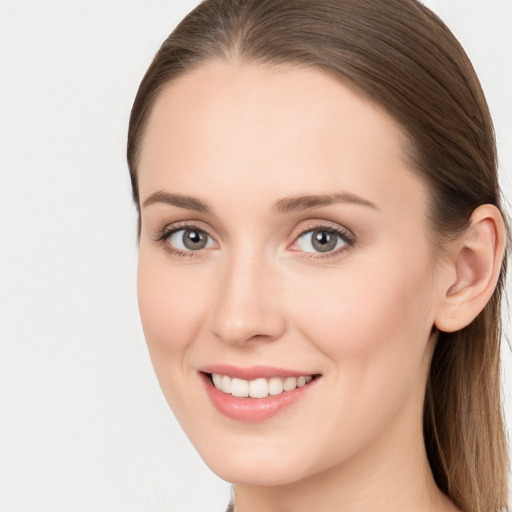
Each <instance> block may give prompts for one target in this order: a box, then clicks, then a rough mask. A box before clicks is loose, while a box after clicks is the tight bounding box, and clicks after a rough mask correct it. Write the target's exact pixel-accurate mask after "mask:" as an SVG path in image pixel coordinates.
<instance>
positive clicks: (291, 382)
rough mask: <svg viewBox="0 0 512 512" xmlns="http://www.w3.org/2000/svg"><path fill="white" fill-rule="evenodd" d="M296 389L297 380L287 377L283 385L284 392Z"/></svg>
mask: <svg viewBox="0 0 512 512" xmlns="http://www.w3.org/2000/svg"><path fill="white" fill-rule="evenodd" d="M296 387H297V379H296V378H295V377H288V378H287V379H286V380H285V381H284V384H283V389H284V390H285V391H291V390H292V389H295V388H296Z"/></svg>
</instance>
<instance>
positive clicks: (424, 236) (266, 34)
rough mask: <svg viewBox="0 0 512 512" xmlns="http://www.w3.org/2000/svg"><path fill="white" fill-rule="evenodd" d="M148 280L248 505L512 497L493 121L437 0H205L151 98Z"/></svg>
mask: <svg viewBox="0 0 512 512" xmlns="http://www.w3.org/2000/svg"><path fill="white" fill-rule="evenodd" d="M128 161H129V166H130V172H131V177H132V184H133V193H134V199H135V203H136V205H137V207H138V210H139V235H140V251H139V271H138V293H139V305H140V311H141V318H142V322H143V326H144V331H145V335H146V339H147V343H148V347H149V350H150V354H151V357H152V361H153V365H154V367H155V371H156V373H157V376H158V378H159V381H160V384H161V387H162V389H163V392H164V394H165V396H166V398H167V400H168V402H169V404H170V406H171V407H172V409H173V411H174V413H175V414H176V417H177V418H178V420H179V421H180V423H181V425H182V426H183V428H184V430H185V432H186V433H187V435H188V436H189V437H190V439H191V440H192V442H193V443H194V445H195V446H196V448H197V449H198V451H199V453H200V454H201V456H202V457H203V458H204V460H205V461H206V463H207V464H208V465H209V466H210V467H211V468H212V470H213V471H214V472H216V473H217V474H218V475H220V476H221V477H222V478H224V479H226V480H227V481H230V482H233V483H234V484H235V485H234V496H235V501H236V505H235V504H232V505H231V508H232V509H234V507H235V506H236V510H237V511H238V512H251V511H256V510H258V511H261V510H265V511H270V512H271V511H274V510H275V511H277V510H283V511H293V512H301V511H302V510H304V511H305V510H308V511H309V510H315V511H320V512H321V511H323V510H337V511H345V510H346V511H356V510H357V511H363V510H368V511H370V510H371V511H375V510H379V511H387V510H390V511H391V510H393V511H394V512H396V511H401V510H404V511H405V510H407V511H410V510H417V511H427V510H429V511H430V510H436V511H454V510H462V511H464V512H466V511H467V512H469V511H471V512H473V511H475V512H476V511H486V512H487V511H500V510H505V509H506V508H507V503H506V500H507V455H506V442H505V435H504V429H503V422H502V412H501V404H500V380H499V348H500V304H501V302H500V300H501V294H502V288H503V283H504V276H505V266H506V265H505V263H506V257H505V248H506V239H507V236H506V225H505V221H504V214H503V213H502V209H501V206H500V204H501V203H500V192H499V187H498V182H497V176H496V152H495V145H494V138H493V128H492V122H491V119H490V116H489V112H488V109H487V105H486V102H485V98H484V96H483V93H482V91H481V88H480V85H479V83H478V79H477V78H476V76H475V73H474V71H473V69H472V66H471V64H470V62H469V60H468V59H467V57H466V55H465V53H464V51H463V50H462V48H461V47H460V45H459V44H458V43H457V41H456V40H455V38H454V36H453V35H452V34H451V33H450V32H449V30H448V29H447V28H446V26H445V25H444V24H443V23H442V22H441V21H440V20H439V19H438V18H437V17H436V16H435V15H434V14H432V13H431V12H430V11H429V10H428V9H427V8H425V7H424V6H422V5H421V4H420V3H418V2H416V1H415V0H307V1H306V0H207V1H205V2H203V3H202V4H201V5H200V6H199V7H197V8H196V9H195V10H194V11H193V12H192V13H191V14H190V15H189V16H187V18H185V20H183V22H182V23H181V24H180V25H179V26H178V27H177V29H176V30H175V31H174V32H173V33H172V34H171V35H170V36H169V38H168V39H167V40H166V41H165V42H164V44H163V45H162V47H161V49H160V51H159V52H158V53H157V55H156V57H155V59H154V61H153V63H152V64H151V66H150V68H149V70H148V72H147V74H146V76H145V77H144V79H143V81H142V83H141V86H140V88H139V91H138V94H137V97H136V99H135V103H134V106H133V110H132V116H131V120H130V129H129V138H128Z"/></svg>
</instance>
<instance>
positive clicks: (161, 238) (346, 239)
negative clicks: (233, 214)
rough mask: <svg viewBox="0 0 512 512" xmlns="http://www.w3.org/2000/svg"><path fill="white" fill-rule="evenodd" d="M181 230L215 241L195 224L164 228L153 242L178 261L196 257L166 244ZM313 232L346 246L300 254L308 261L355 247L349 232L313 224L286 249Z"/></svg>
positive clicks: (328, 256) (334, 255)
mask: <svg viewBox="0 0 512 512" xmlns="http://www.w3.org/2000/svg"><path fill="white" fill-rule="evenodd" d="M182 230H197V231H201V232H203V233H205V234H206V235H207V236H208V237H209V238H211V239H212V240H214V241H215V239H214V238H213V237H212V236H211V235H210V234H209V233H208V231H206V230H205V229H203V228H201V227H199V226H197V225H195V224H179V225H172V226H166V227H165V228H164V229H162V230H160V231H158V233H157V234H156V236H155V242H157V243H160V244H161V245H162V246H163V248H164V250H165V251H167V252H168V253H169V254H171V255H173V256H175V257H177V258H180V259H182V258H183V259H185V258H189V259H191V258H194V257H195V256H196V254H195V253H198V252H201V249H199V250H197V251H193V250H189V251H182V250H180V249H177V248H175V247H173V246H172V245H171V244H170V243H168V240H169V238H170V237H171V236H172V235H173V234H175V233H177V232H178V231H182ZM314 232H327V233H330V234H333V235H335V236H336V237H338V238H339V239H340V240H342V242H343V243H344V244H346V245H345V246H344V247H342V248H340V249H337V250H335V251H329V252H326V253H324V254H322V253H320V252H306V251H302V252H304V254H307V256H306V257H307V258H310V259H316V260H321V259H326V258H332V257H336V256H338V255H339V254H340V253H342V252H345V251H347V250H348V249H350V248H352V247H354V246H355V245H356V238H355V236H354V235H353V234H352V233H351V232H350V231H348V230H345V229H342V228H339V227H334V226H329V225H324V224H314V225H311V226H309V227H308V228H307V229H302V230H301V231H300V232H299V233H298V234H297V235H296V236H295V237H294V241H293V243H292V244H290V245H289V246H288V247H290V246H292V245H295V244H297V242H298V240H299V239H300V238H301V237H302V236H304V235H307V234H308V233H314ZM215 243H216V242H215ZM291 250H292V251H296V252H301V251H300V250H298V249H291Z"/></svg>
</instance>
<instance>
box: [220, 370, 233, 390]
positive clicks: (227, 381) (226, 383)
mask: <svg viewBox="0 0 512 512" xmlns="http://www.w3.org/2000/svg"><path fill="white" fill-rule="evenodd" d="M231 387H232V386H231V377H228V376H227V375H223V376H222V384H221V389H222V391H224V393H229V394H231Z"/></svg>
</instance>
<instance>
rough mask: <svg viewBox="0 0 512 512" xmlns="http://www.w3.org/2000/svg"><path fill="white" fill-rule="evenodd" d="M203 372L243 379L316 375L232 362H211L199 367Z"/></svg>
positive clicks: (301, 371) (307, 372)
mask: <svg viewBox="0 0 512 512" xmlns="http://www.w3.org/2000/svg"><path fill="white" fill-rule="evenodd" d="M199 370H200V371H201V372H203V373H218V374H220V375H228V376H229V377H232V378H236V379H243V380H254V379H259V378H263V379H270V378H272V377H301V376H308V375H316V374H315V373H314V372H309V371H303V370H292V369H288V368H277V367H274V366H245V367H244V366H235V365H232V364H209V365H206V366H203V367H201V368H199Z"/></svg>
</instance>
